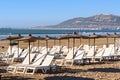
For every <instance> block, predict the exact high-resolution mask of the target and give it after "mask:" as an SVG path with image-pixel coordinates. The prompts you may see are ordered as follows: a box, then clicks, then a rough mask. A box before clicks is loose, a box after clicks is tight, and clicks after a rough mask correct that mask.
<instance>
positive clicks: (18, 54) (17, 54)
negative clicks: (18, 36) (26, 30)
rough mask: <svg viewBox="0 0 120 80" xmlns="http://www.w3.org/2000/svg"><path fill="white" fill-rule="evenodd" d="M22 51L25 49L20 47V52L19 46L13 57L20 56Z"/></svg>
mask: <svg viewBox="0 0 120 80" xmlns="http://www.w3.org/2000/svg"><path fill="white" fill-rule="evenodd" d="M22 51H23V49H21V48H19V53H18V48H17V50H16V51H15V52H14V56H13V57H14V58H16V57H18V56H20V54H21V53H22Z"/></svg>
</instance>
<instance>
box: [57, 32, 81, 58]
mask: <svg viewBox="0 0 120 80" xmlns="http://www.w3.org/2000/svg"><path fill="white" fill-rule="evenodd" d="M81 37H82V36H80V35H78V34H77V33H76V32H73V33H72V34H69V35H65V36H61V37H60V38H59V39H68V42H69V39H70V38H73V55H74V47H75V38H81ZM68 48H69V43H68ZM73 58H74V56H73Z"/></svg>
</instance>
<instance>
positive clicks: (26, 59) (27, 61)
mask: <svg viewBox="0 0 120 80" xmlns="http://www.w3.org/2000/svg"><path fill="white" fill-rule="evenodd" d="M34 57H35V53H30V63H31V62H32V60H33V58H34ZM22 64H29V54H27V56H26V57H25V59H24V61H23V62H22Z"/></svg>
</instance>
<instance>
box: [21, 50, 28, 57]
mask: <svg viewBox="0 0 120 80" xmlns="http://www.w3.org/2000/svg"><path fill="white" fill-rule="evenodd" d="M28 52H29V50H28V49H25V50H24V51H23V52H22V53H21V55H20V57H21V58H24V57H25V56H26V55H27V54H28Z"/></svg>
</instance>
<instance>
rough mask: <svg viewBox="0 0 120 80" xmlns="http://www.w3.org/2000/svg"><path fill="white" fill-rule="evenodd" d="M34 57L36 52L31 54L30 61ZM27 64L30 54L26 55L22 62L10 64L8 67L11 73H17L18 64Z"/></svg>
mask: <svg viewBox="0 0 120 80" xmlns="http://www.w3.org/2000/svg"><path fill="white" fill-rule="evenodd" d="M34 57H35V54H33V53H31V54H30V63H31V62H32V60H33V58H34ZM27 64H29V54H28V55H27V56H26V58H25V59H24V61H23V62H22V63H21V64H16V65H9V66H8V67H7V72H9V73H15V71H16V68H17V66H20V65H27Z"/></svg>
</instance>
